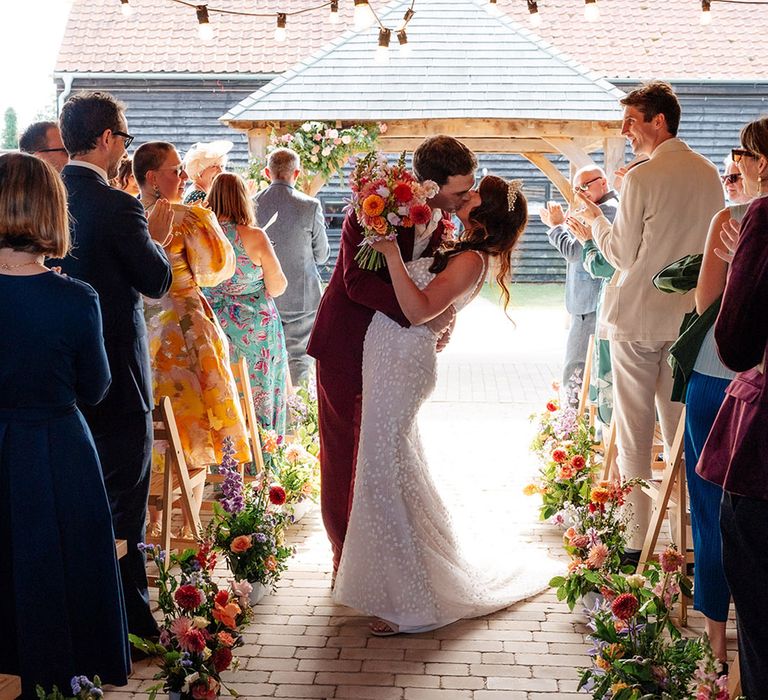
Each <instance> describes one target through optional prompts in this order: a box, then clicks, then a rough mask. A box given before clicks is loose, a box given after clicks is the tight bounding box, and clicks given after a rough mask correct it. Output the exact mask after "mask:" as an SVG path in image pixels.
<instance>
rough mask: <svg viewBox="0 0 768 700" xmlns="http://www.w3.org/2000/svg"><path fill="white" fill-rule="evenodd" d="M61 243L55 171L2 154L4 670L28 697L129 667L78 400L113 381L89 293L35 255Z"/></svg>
mask: <svg viewBox="0 0 768 700" xmlns="http://www.w3.org/2000/svg"><path fill="white" fill-rule="evenodd" d="M68 250H69V231H68V222H67V195H66V191H65V190H64V186H63V185H62V182H61V179H60V178H59V176H58V175H57V174H56V172H55V171H54V169H53V168H52V167H51V166H50V165H48V164H47V163H44V162H43V161H42V160H38V159H37V158H33V157H32V156H28V155H22V154H8V155H4V156H0V299H2V300H3V301H2V304H0V324H2V327H3V333H2V334H1V335H0V550H1V551H2V556H0V591H2V595H0V620H2V625H3V630H2V634H0V673H13V674H19V675H21V678H22V686H23V692H24V695H23V697H25V698H34V697H36V695H35V692H34V691H35V684H37V683H39V684H41V685H42V686H43V687H44V688H45V689H46V690H47V691H49V690H50V689H51V686H52V685H53V684H54V683H56V684H58V685H59V687H61V688H64V687H68V686H69V680H70V678H71V677H72V676H74V675H76V674H77V675H80V674H88V675H89V676H93V675H94V674H98V675H99V676H100V677H101V679H102V680H103V681H104V682H105V683H111V684H115V685H124V684H125V683H126V681H127V673H128V671H129V670H130V658H129V654H128V627H127V624H126V619H125V609H124V605H123V591H122V586H121V585H120V572H119V569H118V565H117V557H116V554H115V540H114V534H113V530H112V518H111V514H110V510H109V501H108V500H107V493H106V491H105V489H104V480H103V478H102V475H101V468H100V465H99V458H98V455H97V453H96V446H95V445H94V443H93V438H92V437H91V431H90V430H89V429H88V425H87V424H86V422H85V421H84V420H83V416H82V414H81V413H80V411H78V409H77V403H81V405H82V404H83V403H85V404H96V403H98V402H99V401H100V400H101V399H102V398H103V397H104V395H105V394H106V393H107V389H108V387H109V383H110V375H109V365H108V364H107V355H106V352H105V350H104V340H103V338H102V326H101V313H100V311H99V300H98V297H97V295H96V292H95V291H94V290H93V288H92V287H90V286H89V285H87V284H85V283H84V282H81V281H79V280H76V279H74V278H72V277H65V276H63V275H59V274H57V273H56V272H51V271H49V270H48V269H47V268H46V267H45V266H44V265H43V260H44V259H45V258H49V257H61V256H64V255H66V254H67V251H68ZM21 309H23V312H20V310H21ZM95 624H96V625H98V627H97V628H96V629H97V631H96V632H95V631H94V629H95V628H94V625H95Z"/></svg>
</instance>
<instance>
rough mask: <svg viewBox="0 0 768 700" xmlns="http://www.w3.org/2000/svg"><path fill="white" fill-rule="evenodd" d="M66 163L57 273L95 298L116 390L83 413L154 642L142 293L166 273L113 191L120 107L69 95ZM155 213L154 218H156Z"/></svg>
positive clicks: (130, 589) (139, 616)
mask: <svg viewBox="0 0 768 700" xmlns="http://www.w3.org/2000/svg"><path fill="white" fill-rule="evenodd" d="M60 124H61V134H62V138H63V140H64V145H65V146H66V148H67V151H68V152H69V155H70V157H71V159H72V160H71V161H70V163H69V165H67V166H66V167H65V168H64V170H63V171H62V177H63V179H64V183H65V185H66V186H67V191H68V199H69V212H70V214H71V216H72V240H73V249H72V252H71V253H70V254H69V255H68V256H67V257H66V258H65V259H64V260H62V261H61V268H62V271H63V272H64V273H66V274H68V275H70V276H71V277H75V278H77V279H81V280H83V281H85V282H88V284H90V285H91V286H93V287H94V289H96V291H97V292H98V293H99V300H100V303H101V314H102V317H103V319H104V344H105V346H106V349H107V357H108V359H109V368H110V371H111V373H112V385H111V387H110V389H109V392H108V393H107V396H106V397H105V399H104V400H103V401H102V402H101V403H100V404H98V405H97V406H95V407H90V406H80V409H81V411H82V412H83V415H84V416H85V418H86V421H87V422H88V425H89V426H90V428H91V432H92V433H93V437H94V440H95V442H96V448H97V450H98V453H99V458H100V460H101V468H102V472H103V474H104V483H105V486H106V488H107V495H108V496H109V501H110V506H111V508H112V519H113V524H114V528H115V536H116V537H117V538H119V539H124V540H127V542H128V553H127V554H126V555H125V556H124V557H123V558H122V559H121V561H120V572H121V575H122V582H123V592H124V595H125V607H126V612H127V615H128V629H129V631H130V632H131V633H133V634H137V635H140V636H143V637H147V636H150V637H152V636H155V635H156V634H157V625H156V623H155V621H154V619H153V617H152V613H151V612H150V609H149V594H148V591H147V575H146V570H145V560H144V555H143V553H142V552H140V551H139V549H138V547H137V545H138V543H139V542H142V541H143V540H144V531H145V520H146V514H147V498H148V496H149V479H150V462H151V455H152V413H151V411H152V407H153V400H152V384H151V375H150V368H149V352H148V347H147V329H146V326H145V325H144V309H143V304H142V300H141V295H142V294H144V295H146V296H148V297H152V298H159V297H161V296H163V295H164V294H165V293H166V292H167V291H168V288H169V287H170V285H171V266H170V264H169V262H168V259H167V258H166V256H165V253H164V252H163V248H162V245H161V244H160V242H158V241H155V240H153V239H152V237H151V235H150V230H149V229H150V227H149V226H148V223H147V219H146V217H145V215H144V209H143V207H142V206H141V204H140V203H139V201H138V200H137V199H136V198H135V197H132V196H131V195H129V194H127V193H125V192H122V191H120V190H117V189H114V188H112V187H110V186H109V184H108V181H109V179H110V178H113V177H114V176H115V175H116V174H117V168H118V164H119V163H120V160H121V159H122V158H123V156H124V155H125V152H126V147H127V146H128V145H129V144H130V142H131V141H132V140H133V138H132V137H131V136H130V135H129V134H128V125H127V123H126V120H125V114H124V109H123V106H122V105H121V104H120V103H119V102H117V100H115V99H114V98H113V97H112V96H111V95H109V94H108V93H103V92H95V93H81V94H78V95H75V96H73V97H71V98H70V99H69V100H68V101H67V102H66V104H65V105H64V107H63V109H62V111H61V119H60ZM153 213H154V212H153ZM155 218H156V220H155V221H154V222H153V226H152V229H153V230H154V231H155V235H156V236H157V237H158V238H159V239H160V241H161V242H162V241H163V240H165V239H166V238H167V237H168V235H169V231H170V225H171V221H172V217H171V216H170V209H169V208H168V207H166V208H165V209H164V210H163V211H159V212H158V214H157V215H156V217H155Z"/></svg>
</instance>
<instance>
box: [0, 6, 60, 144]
mask: <svg viewBox="0 0 768 700" xmlns="http://www.w3.org/2000/svg"><path fill="white" fill-rule="evenodd" d="M71 5H72V0H0V7H2V10H3V12H2V22H0V118H1V117H2V115H3V114H5V110H6V109H7V108H8V107H13V108H14V109H15V110H16V113H17V114H18V124H19V130H20V131H21V130H23V128H24V127H25V126H27V124H29V123H30V122H32V121H33V120H34V118H35V116H36V115H37V114H38V112H40V111H41V110H43V109H45V108H46V107H47V106H48V105H49V104H51V103H52V102H53V100H54V96H55V92H54V87H53V77H52V74H53V68H54V66H55V64H56V55H57V53H58V50H59V43H60V42H61V37H62V35H63V33H64V27H65V26H66V23H67V16H68V15H69V9H70V7H71Z"/></svg>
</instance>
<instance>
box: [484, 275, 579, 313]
mask: <svg viewBox="0 0 768 700" xmlns="http://www.w3.org/2000/svg"><path fill="white" fill-rule="evenodd" d="M480 294H481V296H483V297H484V298H485V299H488V300H489V301H492V302H494V303H501V302H500V301H499V288H498V286H497V285H496V283H495V282H489V283H487V284H484V285H483V289H482V291H481V292H480ZM510 294H511V296H512V299H511V301H510V304H509V305H510V308H513V309H521V308H529V309H530V308H553V307H558V306H563V304H564V299H565V285H564V284H534V283H526V282H518V283H513V284H512V286H511V287H510Z"/></svg>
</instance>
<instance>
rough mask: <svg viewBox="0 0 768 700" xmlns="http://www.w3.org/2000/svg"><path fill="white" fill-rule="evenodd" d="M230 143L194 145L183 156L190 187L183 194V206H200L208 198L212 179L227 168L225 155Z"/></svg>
mask: <svg viewBox="0 0 768 700" xmlns="http://www.w3.org/2000/svg"><path fill="white" fill-rule="evenodd" d="M233 145H234V144H233V143H232V142H231V141H211V142H210V143H196V144H195V145H194V146H192V148H190V149H189V150H188V151H187V155H186V156H184V169H185V170H186V171H187V174H188V175H189V177H190V179H191V180H192V183H191V185H190V186H189V188H188V189H187V191H186V193H185V194H184V204H196V203H200V204H202V203H203V202H204V201H205V200H206V198H207V197H208V190H210V189H211V183H212V182H213V179H214V178H215V177H216V176H217V175H218V174H219V173H222V172H224V168H226V167H227V153H229V152H230V151H231V150H232V146H233Z"/></svg>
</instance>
